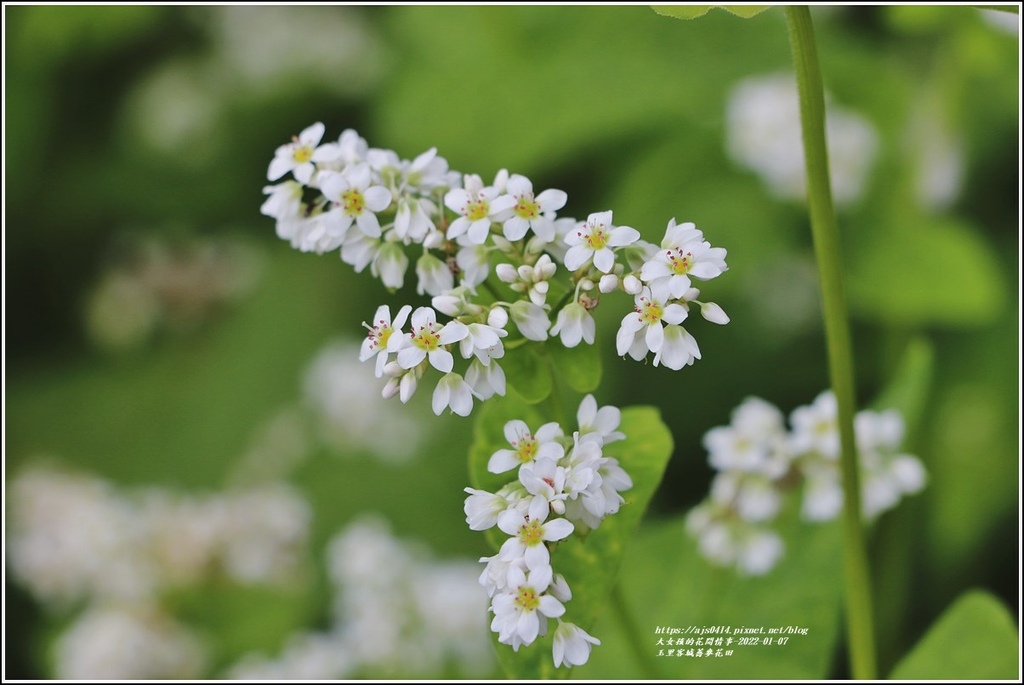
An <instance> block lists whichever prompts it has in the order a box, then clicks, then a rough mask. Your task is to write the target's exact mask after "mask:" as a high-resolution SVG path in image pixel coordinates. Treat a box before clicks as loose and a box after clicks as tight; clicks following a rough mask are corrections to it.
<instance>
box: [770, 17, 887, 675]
mask: <svg viewBox="0 0 1024 685" xmlns="http://www.w3.org/2000/svg"><path fill="white" fill-rule="evenodd" d="M786 23H787V25H788V27H789V41H790V45H791V47H792V49H793V64H794V67H795V69H796V77H797V86H798V88H799V91H800V122H801V126H802V129H803V142H804V155H805V158H806V164H807V205H808V208H809V210H810V216H811V233H812V234H813V236H814V253H815V258H816V259H817V262H818V270H819V276H820V278H821V293H822V305H823V312H824V318H825V337H826V343H827V347H828V362H829V376H830V377H831V381H832V392H833V393H835V396H836V403H837V405H838V413H839V415H838V422H839V440H840V448H841V456H840V463H841V467H842V475H843V478H842V480H843V538H844V555H843V557H844V565H845V577H846V629H847V634H848V638H849V651H850V665H851V670H852V674H853V677H854V678H856V679H861V680H873V679H875V678H876V667H875V639H874V625H873V616H872V603H871V581H870V575H869V572H868V557H867V545H866V542H865V538H864V526H863V524H862V522H861V516H860V484H859V468H858V464H857V451H856V442H855V440H854V433H853V415H854V412H855V393H854V375H853V345H852V343H851V339H850V327H849V321H848V319H847V314H846V299H845V296H844V294H843V282H842V264H841V262H840V257H839V229H838V227H837V225H836V217H835V210H834V209H833V207H832V193H831V190H830V186H829V174H828V148H827V146H826V142H825V98H824V93H823V87H822V80H821V69H820V68H819V66H818V55H817V51H816V48H815V43H814V28H813V26H812V25H811V13H810V11H809V9H808V7H807V6H790V7H786Z"/></svg>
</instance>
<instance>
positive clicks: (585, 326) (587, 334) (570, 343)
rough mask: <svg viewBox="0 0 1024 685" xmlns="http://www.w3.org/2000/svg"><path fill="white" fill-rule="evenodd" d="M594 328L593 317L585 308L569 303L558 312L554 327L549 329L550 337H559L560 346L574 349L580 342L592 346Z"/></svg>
mask: <svg viewBox="0 0 1024 685" xmlns="http://www.w3.org/2000/svg"><path fill="white" fill-rule="evenodd" d="M595 328H596V324H595V323H594V317H593V316H591V314H590V312H589V311H587V308H586V307H584V306H583V305H581V304H580V303H579V302H570V303H569V304H567V305H565V306H564V307H562V310H561V311H560V312H558V318H557V319H556V320H555V325H554V326H552V328H551V335H557V336H559V337H561V339H562V344H563V345H565V346H566V347H576V346H577V345H579V344H580V340H585V341H586V342H587V344H588V345H593V344H594V330H595Z"/></svg>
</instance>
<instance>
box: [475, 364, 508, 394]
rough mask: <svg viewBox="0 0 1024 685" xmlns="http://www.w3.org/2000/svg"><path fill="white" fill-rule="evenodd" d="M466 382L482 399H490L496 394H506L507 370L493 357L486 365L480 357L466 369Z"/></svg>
mask: <svg viewBox="0 0 1024 685" xmlns="http://www.w3.org/2000/svg"><path fill="white" fill-rule="evenodd" d="M466 383H468V384H469V387H470V388H471V389H472V390H473V394H474V395H476V396H477V397H478V398H479V399H481V400H486V399H490V398H491V397H493V396H494V395H500V396H502V397H504V396H505V371H504V370H503V369H502V368H501V367H500V366H499V365H498V362H496V361H494V360H493V358H492V360H491V363H490V364H487V365H486V366H485V365H484V364H483V362H481V361H480V360H479V359H474V360H473V361H472V362H470V364H469V369H467V370H466Z"/></svg>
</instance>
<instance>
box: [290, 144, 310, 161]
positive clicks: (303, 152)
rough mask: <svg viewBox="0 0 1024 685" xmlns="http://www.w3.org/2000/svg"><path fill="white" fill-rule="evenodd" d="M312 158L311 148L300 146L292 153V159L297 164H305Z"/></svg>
mask: <svg viewBox="0 0 1024 685" xmlns="http://www.w3.org/2000/svg"><path fill="white" fill-rule="evenodd" d="M312 158H313V148H311V147H310V146H308V145H302V146H300V147H297V148H295V150H293V151H292V159H294V160H295V161H296V162H298V163H299V164H305V163H306V162H308V161H309V160H311V159H312Z"/></svg>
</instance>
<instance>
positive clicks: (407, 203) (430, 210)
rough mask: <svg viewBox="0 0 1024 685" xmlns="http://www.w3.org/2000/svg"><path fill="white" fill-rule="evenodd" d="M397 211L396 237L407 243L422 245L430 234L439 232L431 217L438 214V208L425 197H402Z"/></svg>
mask: <svg viewBox="0 0 1024 685" xmlns="http://www.w3.org/2000/svg"><path fill="white" fill-rule="evenodd" d="M396 207H397V208H396V211H395V227H394V230H395V235H396V236H398V237H399V238H401V239H402V241H403V242H405V243H417V244H421V243H423V242H424V241H425V240H426V237H427V235H428V234H430V233H431V232H433V231H436V230H437V226H436V225H435V224H434V220H433V219H431V218H430V217H432V216H434V215H435V214H436V213H437V206H436V205H435V204H434V203H433V202H431V201H430V200H428V199H427V198H423V197H408V196H404V195H403V196H401V197H399V199H398V203H397V205H396Z"/></svg>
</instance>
